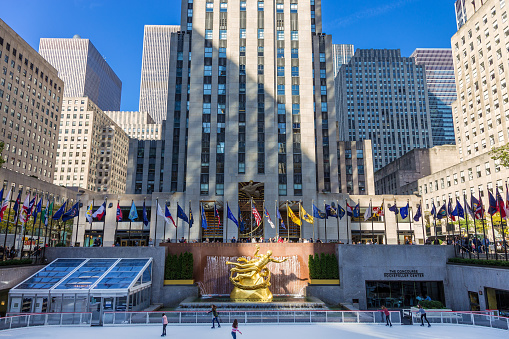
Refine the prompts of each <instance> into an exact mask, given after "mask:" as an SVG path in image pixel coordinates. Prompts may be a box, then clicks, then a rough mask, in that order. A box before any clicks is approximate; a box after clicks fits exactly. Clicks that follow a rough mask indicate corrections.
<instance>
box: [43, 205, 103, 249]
mask: <svg viewBox="0 0 509 339" xmlns="http://www.w3.org/2000/svg"><path fill="white" fill-rule="evenodd" d="M80 204H81V199H80V200H78V220H77V223H76V236H75V237H74V246H75V247H76V243H77V242H78V228H79V227H80ZM41 208H42V205H41ZM73 219H74V218H73ZM73 223H74V221H73ZM103 240H104V232H103Z"/></svg>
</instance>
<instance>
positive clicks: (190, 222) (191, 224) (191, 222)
mask: <svg viewBox="0 0 509 339" xmlns="http://www.w3.org/2000/svg"><path fill="white" fill-rule="evenodd" d="M193 224H194V217H193V211H191V202H189V228H191V227H193Z"/></svg>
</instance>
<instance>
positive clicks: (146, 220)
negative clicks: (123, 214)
mask: <svg viewBox="0 0 509 339" xmlns="http://www.w3.org/2000/svg"><path fill="white" fill-rule="evenodd" d="M148 224H149V221H148V215H147V207H146V206H145V201H143V225H145V227H148Z"/></svg>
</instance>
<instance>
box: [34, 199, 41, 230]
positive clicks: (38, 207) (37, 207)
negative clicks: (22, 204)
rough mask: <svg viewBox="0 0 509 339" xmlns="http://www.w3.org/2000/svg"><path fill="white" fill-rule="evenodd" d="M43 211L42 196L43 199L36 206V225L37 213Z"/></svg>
mask: <svg viewBox="0 0 509 339" xmlns="http://www.w3.org/2000/svg"><path fill="white" fill-rule="evenodd" d="M41 212H42V197H41V199H40V200H39V203H38V204H37V206H36V207H35V213H34V225H35V222H36V221H37V215H38V214H39V213H41Z"/></svg>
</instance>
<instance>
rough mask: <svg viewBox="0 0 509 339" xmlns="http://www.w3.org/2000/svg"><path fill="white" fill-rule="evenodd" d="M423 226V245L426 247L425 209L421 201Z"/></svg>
mask: <svg viewBox="0 0 509 339" xmlns="http://www.w3.org/2000/svg"><path fill="white" fill-rule="evenodd" d="M420 206H421V224H422V244H423V245H426V228H425V227H424V207H423V206H422V199H421V205H420Z"/></svg>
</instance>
